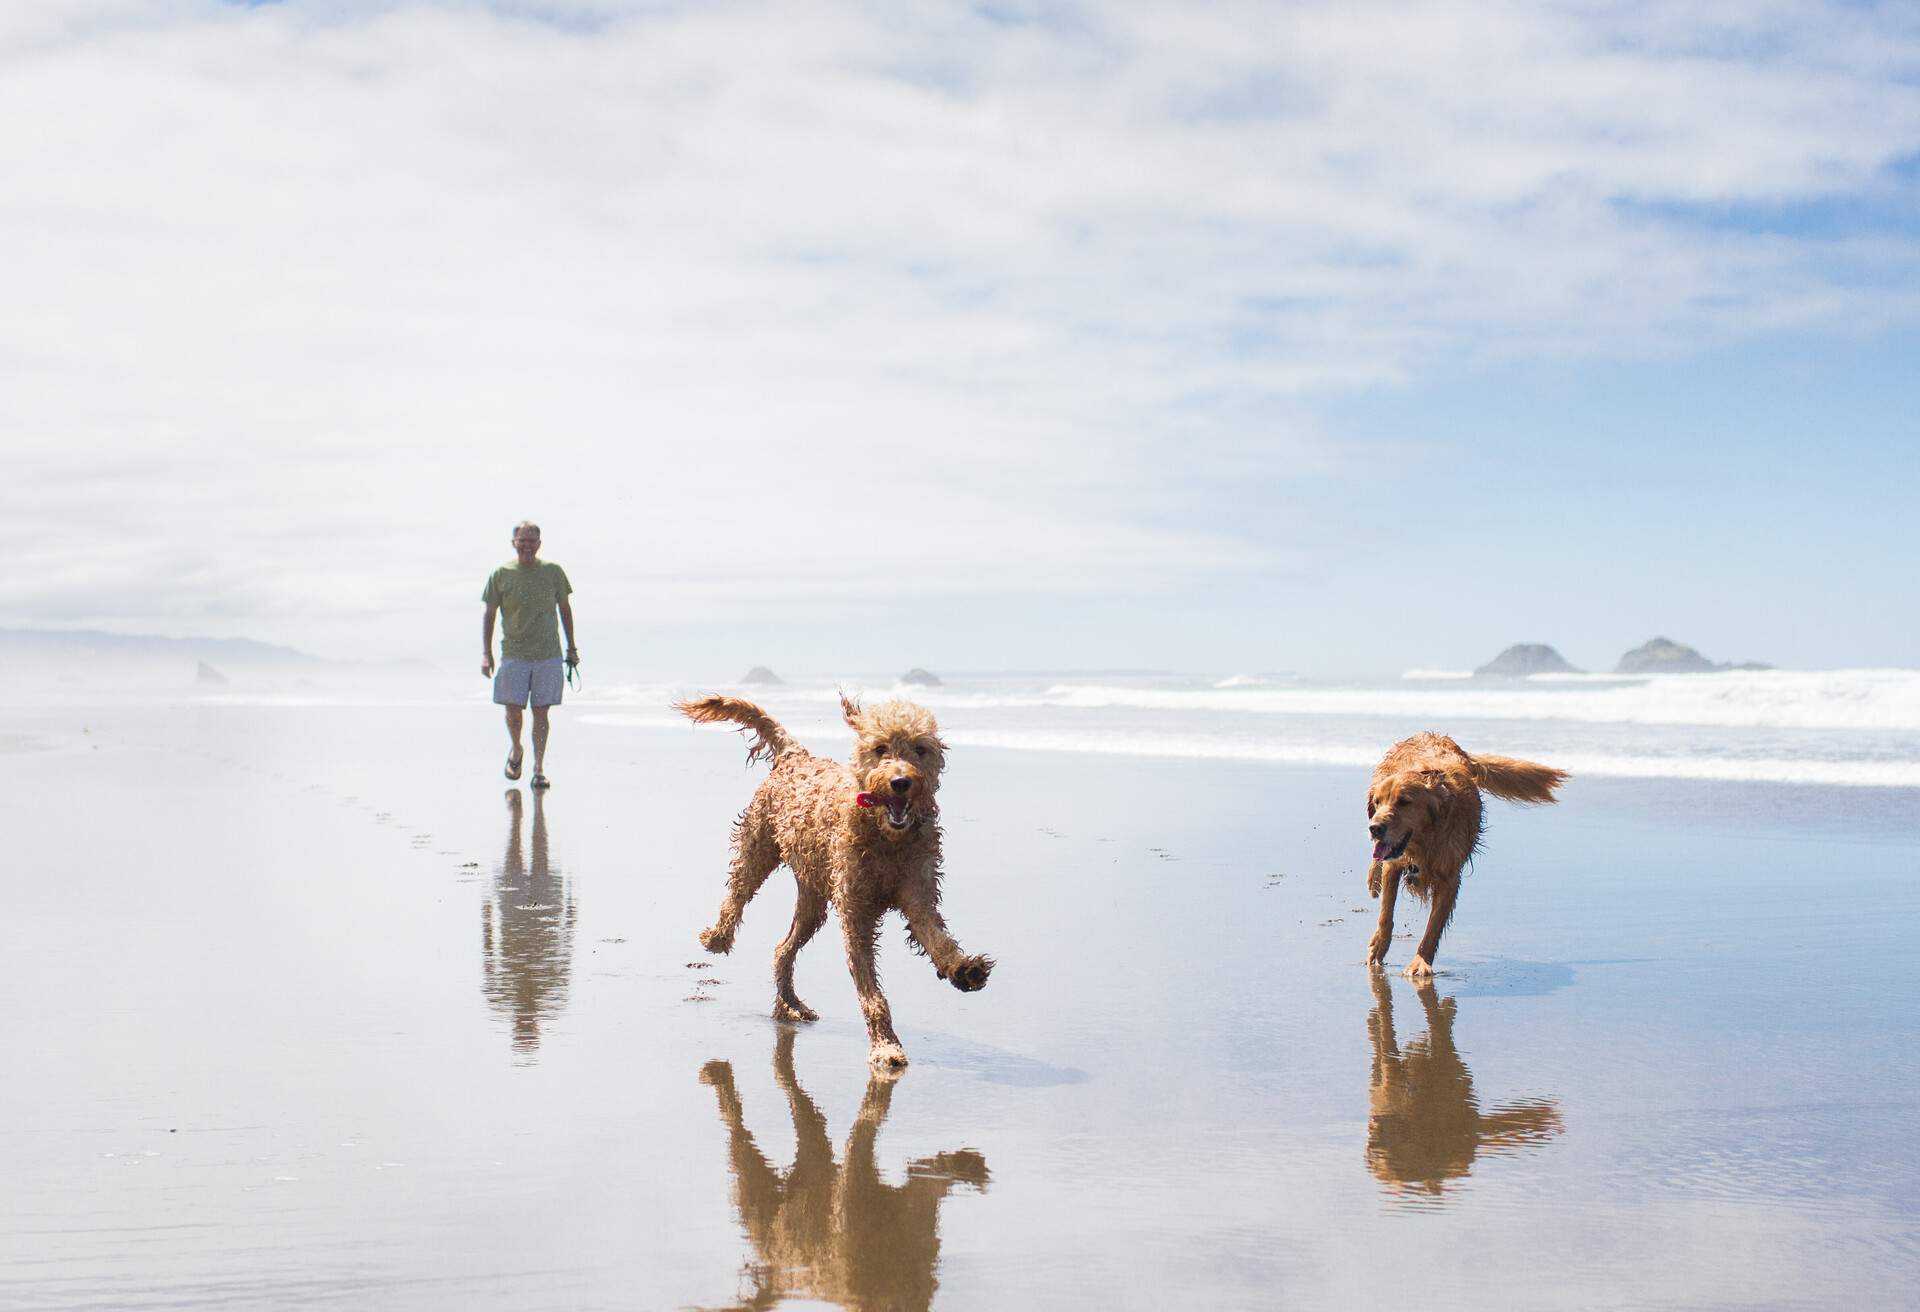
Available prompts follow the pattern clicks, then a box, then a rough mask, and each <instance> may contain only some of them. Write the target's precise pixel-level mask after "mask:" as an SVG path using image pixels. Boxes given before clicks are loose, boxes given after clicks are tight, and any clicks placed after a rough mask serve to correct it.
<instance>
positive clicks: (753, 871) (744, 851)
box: [700, 793, 780, 952]
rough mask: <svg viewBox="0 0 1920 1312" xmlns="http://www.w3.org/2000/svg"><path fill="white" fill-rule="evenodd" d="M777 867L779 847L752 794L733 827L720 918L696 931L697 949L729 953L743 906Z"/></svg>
mask: <svg viewBox="0 0 1920 1312" xmlns="http://www.w3.org/2000/svg"><path fill="white" fill-rule="evenodd" d="M779 864H780V844H779V843H778V842H777V841H776V840H775V839H774V836H773V824H772V819H771V816H770V815H769V813H768V808H767V804H766V800H765V798H764V796H763V795H762V794H759V793H755V794H754V797H753V800H752V801H751V802H749V803H747V809H746V810H744V811H742V812H741V813H740V818H739V820H737V821H735V822H734V826H733V867H732V869H731V870H730V871H729V872H728V874H727V895H726V896H725V897H724V898H722V899H721V900H720V917H719V919H717V920H715V921H714V922H713V924H712V926H711V927H709V928H707V929H704V930H702V931H701V932H700V946H701V947H703V948H705V949H706V950H707V951H709V952H731V951H733V934H734V931H735V930H737V929H739V928H740V917H741V916H743V915H744V914H746V910H747V903H749V902H751V901H753V895H754V894H755V893H758V892H759V891H760V885H762V884H764V883H766V882H767V876H768V875H770V874H772V873H773V870H774V867H775V866H777V865H779Z"/></svg>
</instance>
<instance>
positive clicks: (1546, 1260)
mask: <svg viewBox="0 0 1920 1312" xmlns="http://www.w3.org/2000/svg"><path fill="white" fill-rule="evenodd" d="M570 715H571V716H572V718H569V716H570ZM949 718H950V717H949ZM556 723H557V728H556V730H555V734H554V747H553V756H552V759H551V761H550V770H549V773H550V774H551V775H552V777H553V779H554V788H553V790H552V792H551V794H550V795H548V796H546V797H545V798H535V797H534V796H533V795H532V794H530V793H528V792H527V791H526V790H525V788H524V785H519V786H515V785H509V784H508V783H507V782H506V781H505V780H504V779H502V778H501V777H500V770H499V763H500V758H501V757H502V756H503V755H504V740H503V736H502V735H501V734H500V732H499V730H498V727H497V725H496V722H495V719H494V716H493V714H492V713H491V709H490V708H488V707H486V706H484V705H477V704H476V705H442V704H419V705H404V706H392V707H339V706H316V705H305V706H300V705H287V706H269V705H225V704H217V703H210V704H200V705H194V704H185V703H183V704H176V705H170V706H151V707H141V706H114V707H80V706H68V707H62V708H58V709H53V708H41V709H32V710H15V711H9V712H8V713H7V714H6V717H5V720H4V722H0V761H4V763H5V764H6V765H7V766H8V767H9V768H10V769H11V770H12V772H13V778H12V780H11V781H10V784H9V786H8V788H7V789H6V790H5V792H4V794H0V810H3V811H4V813H5V818H6V825H5V832H6V835H7V840H8V843H7V845H8V855H7V860H6V871H7V873H6V881H5V889H6V895H7V897H6V912H5V915H4V916H3V917H0V960H4V962H5V968H4V971H0V1044H4V1052H5V1065H6V1072H7V1074H6V1077H5V1079H4V1080H0V1171H4V1175H5V1178H6V1180H7V1193H8V1198H9V1207H8V1210H7V1215H6V1220H5V1222H4V1228H3V1229H0V1305H4V1306H6V1307H9V1308H22V1309H35V1308H46V1309H73V1308H109V1307H112V1308H124V1307H177V1308H212V1307H356V1308H357V1307H461V1308H493V1307H499V1308H508V1307H512V1308H525V1307H575V1308H615V1307H618V1308H652V1307H661V1308H675V1307H699V1308H733V1307H770V1306H774V1305H776V1304H779V1303H782V1302H785V1301H792V1302H793V1303H794V1304H795V1305H814V1306H843V1307H849V1308H876V1309H877V1308H916V1307H926V1306H941V1307H953V1308H986V1307H1122V1308H1160V1307H1207V1308H1230V1307H1248V1308H1252V1307H1276V1306H1306V1307H1320V1306H1341V1305H1355V1304H1359V1303H1362V1302H1390V1303H1397V1302H1401V1301H1406V1302H1411V1303H1414V1304H1417V1305H1423V1306H1432V1307H1440V1308H1451V1307H1461V1308H1464V1307H1485V1306H1516V1305H1524V1306H1530V1307H1549V1308H1595V1307H1833V1306H1855V1307H1894V1306H1901V1305H1904V1304H1905V1303H1906V1302H1907V1301H1908V1299H1909V1298H1910V1296H1911V1290H1912V1289H1914V1288H1915V1287H1916V1286H1920V1130H1916V1126H1920V1094H1917V1093H1916V1089H1920V1046H1917V1045H1916V1042H1915V1041H1916V1039H1920V1008H1916V1006H1915V1004H1914V1000H1913V997H1912V990H1913V987H1914V984H1913V979H1912V970H1911V959H1912V951H1911V948H1910V946H1909V944H1910V941H1911V940H1912V938H1913V935H1914V932H1915V928H1916V926H1917V925H1920V878H1917V877H1920V793H1916V792H1915V791H1913V790H1907V789H1899V788H1854V789H1846V788H1815V787H1803V786H1789V785H1774V784H1754V783H1709V782H1669V781H1663V780H1658V779H1576V780H1575V782H1574V783H1573V784H1572V785H1571V786H1570V787H1569V788H1568V790H1567V792H1566V794H1565V796H1564V801H1563V802H1562V803H1561V804H1560V805H1558V806H1556V807H1553V808H1546V809H1540V810H1533V811H1522V810H1520V809H1518V808H1514V807H1511V806H1507V805H1504V804H1500V803H1494V804H1491V805H1490V807H1489V833H1488V838H1487V845H1486V848H1485V851H1484V852H1483V855H1482V856H1481V858H1480V860H1479V862H1478V864H1477V866H1476V867H1475V868H1474V870H1473V871H1472V873H1471V874H1470V875H1469V876H1468V879H1467V882H1466V887H1465V891H1464V893H1463V895H1462V900H1461V906H1460V911H1459V915H1458V919H1457V920H1456V923H1455V926H1454V928H1453V929H1452V931H1451V932H1450V933H1449V934H1448V936H1447V939H1446V941H1445V943H1444V944H1443V946H1442V949H1441V961H1440V963H1439V964H1440V967H1441V971H1442V973H1441V974H1440V975H1439V977H1438V978H1436V979H1435V980H1434V981H1433V983H1432V985H1431V987H1425V988H1419V987H1415V986H1414V985H1413V984H1411V983H1410V982H1408V981H1407V980H1405V979H1403V978H1401V977H1400V976H1399V975H1398V974H1397V973H1388V974H1374V973H1372V972H1369V971H1368V970H1367V969H1366V968H1365V967H1364V966H1363V965H1362V964H1361V960H1362V956H1363V954H1364V949H1365V945H1366V940H1367V935H1368V932H1369V929H1370V925H1371V921H1372V917H1373V904H1372V903H1370V902H1369V900H1368V898H1367V896H1366V890H1365V886H1364V877H1365V868H1364V861H1365V858H1366V856H1367V839H1366V834H1365V826H1364V820H1363V817H1362V794H1363V792H1364V789H1365V781H1366V777H1367V770H1366V768H1365V767H1358V766H1356V767H1333V766H1304V765H1285V764H1257V763H1246V762H1219V761H1215V762H1209V761H1164V760H1153V759H1145V758H1122V757H1104V756H1096V755H1077V754H1072V753H1037V752H1018V751H1007V750H996V749H989V748H964V749H961V750H956V752H955V754H954V756H953V758H952V761H951V764H950V767H949V770H948V773H947V776H946V781H945V787H944V790H943V793H942V810H943V815H944V818H945V824H946V834H947V850H948V853H949V860H948V879H947V886H946V901H945V910H946V913H947V917H948V919H949V921H950V923H951V925H952V927H953V929H954V932H955V933H956V935H957V937H958V938H959V940H960V942H961V943H962V944H963V945H964V946H965V947H966V948H967V949H968V950H969V951H983V952H989V953H992V954H993V955H994V956H996V957H997V958H998V959H999V961H1000V966H999V968H998V970H997V971H996V972H995V974H994V976H993V979H992V982H991V984H990V985H989V986H988V987H987V989H985V990H984V991H983V992H981V993H978V994H973V995H962V994H959V993H957V992H956V991H954V990H953V989H951V988H950V987H948V986H946V985H945V984H942V983H940V982H939V981H938V980H936V979H935V978H934V976H933V973H932V970H931V968H930V967H929V966H928V965H927V964H926V963H925V962H924V961H923V960H921V959H920V958H918V957H916V956H913V955H911V954H910V953H909V952H908V951H907V949H906V943H905V936H904V932H903V930H902V929H901V928H900V926H899V922H898V920H897V918H896V919H893V920H890V921H889V922H888V925H887V927H886V928H885V930H884V932H883V937H882V948H881V952H882V958H881V962H882V969H883V979H884V983H885V986H886V988H887V992H888V995H889V997H890V999H891V1002H892V1005H893V1011H894V1015H895V1019H896V1023H897V1024H898V1026H899V1029H900V1032H901V1036H902V1039H903V1041H904V1042H905V1045H906V1047H907V1050H908V1052H909V1054H910V1056H911V1059H912V1065H911V1067H910V1068H909V1069H908V1071H907V1072H906V1073H905V1075H904V1076H902V1077H901V1078H900V1079H899V1080H898V1081H897V1082H886V1081H881V1080H876V1079H874V1078H871V1077H870V1075H869V1072H868V1069H867V1066H866V1039H865V1034H864V1031H863V1029H862V1027H861V1025H860V1023H859V1018H858V1011H857V1009H856V1007H855V1004H854V996H853V990H852V986H851V984H850V982H849V981H848V978H847V973H846V967H845V964H844V960H843V956H842V953H841V951H840V945H839V942H838V934H837V933H836V932H835V927H834V926H832V925H830V926H829V929H828V931H827V932H826V933H823V934H822V935H821V936H820V938H819V939H818V940H816V942H815V944H814V945H813V946H812V947H811V948H810V949H809V950H808V951H807V952H806V953H805V954H803V956H802V957H801V959H800V965H799V972H798V986H799V991H800V993H801V996H802V997H804V998H805V999H806V1000H807V1001H808V1002H809V1003H810V1004H811V1005H812V1006H814V1007H815V1008H816V1009H817V1010H818V1011H819V1012H820V1013H821V1015H822V1020H821V1021H820V1022H819V1023H818V1024H815V1025H812V1026H806V1027H800V1028H797V1029H796V1028H793V1027H785V1026H781V1025H778V1024H776V1023H775V1022H774V1021H772V1020H771V1019H770V1018H769V1016H768V1010H769V1006H770V1003H771V1000H772V984H771V979H770V967H769V957H770V954H771V952H772V949H773V946H774V944H775V943H776V942H777V941H778V939H779V938H780V937H781V935H782V934H783V933H784V932H785V930H786V926H787V922H788V918H789V914H790V912H791V908H792V892H791V889H792V884H791V880H790V879H789V878H788V877H787V876H786V875H785V874H784V873H779V874H776V875H775V876H774V878H773V880H771V881H770V882H769V884H768V886H767V888H766V890H765V891H764V892H763V893H762V894H761V896H760V898H759V899H758V900H757V901H756V902H755V903H754V904H753V905H752V907H751V908H750V909H749V911H748V914H747V917H746V921H745V924H744V926H743V929H742V931H741V934H740V937H739V942H738V946H737V947H736V949H735V951H734V953H733V954H732V955H731V956H729V957H709V956H707V955H705V954H703V953H702V952H701V951H700V950H699V947H698V944H697V942H696V939H695V935H696V934H697V932H698V931H699V930H700V929H701V928H703V927H704V926H706V925H707V924H709V923H711V920H712V917H713V913H714V909H715V907H716V905H717V903H718V900H719V896H720V892H721V886H722V879H723V875H724V870H725V860H726V850H727V837H728V828H729V825H730V823H731V821H732V819H733V817H734V815H735V814H736V813H737V812H738V810H739V809H740V807H741V806H742V805H743V804H744V803H745V801H746V799H747V797H748V796H749V794H750V792H751V790H752V788H753V787H754V785H755V784H756V783H757V781H758V780H759V778H760V777H761V773H762V770H761V768H760V767H755V768H753V769H747V768H745V767H744V748H743V745H742V744H741V743H740V742H739V740H737V739H736V738H734V737H732V736H730V735H728V734H726V733H722V732H716V731H714V730H711V729H707V730H702V729H696V728H693V727H691V726H687V727H683V728H657V729H656V728H636V727H631V726H619V725H609V724H594V723H589V722H587V720H586V717H584V716H581V715H578V714H574V711H573V708H566V709H563V711H562V712H560V713H559V714H558V716H557V719H556ZM810 745H813V746H815V747H816V749H818V750H823V751H829V752H832V753H834V754H838V753H839V752H840V751H841V749H842V748H843V746H844V742H843V740H841V739H837V738H824V739H820V740H818V741H811V740H810ZM1383 746H1384V744H1383ZM1418 914H1419V908H1418V906H1417V904H1414V903H1412V902H1410V901H1407V902H1403V904H1402V911H1401V923H1400V926H1399V929H1400V932H1401V933H1402V934H1403V935H1405V934H1410V933H1411V932H1412V931H1414V930H1415V929H1416V922H1415V919H1414V918H1415V917H1416V916H1417V915H1418ZM1411 950H1412V940H1411V938H1410V937H1408V938H1401V939H1399V940H1397V941H1396V943H1395V945H1394V948H1393V951H1392V954H1391V957H1390V964H1391V967H1392V969H1393V971H1394V972H1397V970H1398V967H1399V966H1400V965H1402V964H1404V962H1405V961H1406V959H1407V957H1408V956H1409V954H1410V953H1411Z"/></svg>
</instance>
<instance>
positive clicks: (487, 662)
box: [480, 601, 500, 678]
mask: <svg viewBox="0 0 1920 1312" xmlns="http://www.w3.org/2000/svg"><path fill="white" fill-rule="evenodd" d="M499 611H500V603H499V602H497V601H490V602H488V603H487V617H486V618H485V619H483V620H481V621H480V673H482V674H484V675H486V676H487V677H488V678H492V677H493V617H494V616H495V615H497V614H498V613H499Z"/></svg>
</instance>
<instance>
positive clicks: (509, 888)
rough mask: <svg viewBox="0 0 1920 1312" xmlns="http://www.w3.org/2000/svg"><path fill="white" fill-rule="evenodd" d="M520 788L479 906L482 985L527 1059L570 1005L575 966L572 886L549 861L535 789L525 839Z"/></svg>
mask: <svg viewBox="0 0 1920 1312" xmlns="http://www.w3.org/2000/svg"><path fill="white" fill-rule="evenodd" d="M524 806H525V803H523V802H522V801H521V800H520V790H519V789H517V788H515V789H512V790H511V791H509V792H508V793H507V814H508V815H509V816H510V817H511V820H510V822H509V825H508V828H507V854H506V857H505V858H504V859H503V860H502V861H501V862H500V872H499V874H497V875H496V876H494V880H493V888H492V889H491V890H490V891H489V893H488V895H487V901H486V904H485V905H484V906H482V907H481V908H480V991H481V992H482V993H484V994H486V997H487V1002H488V1003H489V1004H490V1005H491V1006H492V1007H493V1009H494V1011H495V1012H497V1013H498V1014H499V1015H500V1016H501V1017H502V1018H504V1019H505V1020H506V1022H507V1024H508V1025H509V1026H510V1027H511V1030H512V1033H513V1051H514V1055H515V1057H516V1058H517V1059H518V1060H519V1061H520V1062H522V1063H526V1062H531V1061H533V1060H534V1059H535V1057H536V1056H537V1054H538V1053H539V1050H540V1024H541V1022H542V1021H544V1020H547V1019H549V1018H551V1017H552V1016H553V1015H554V1013H556V1012H557V1011H559V1010H560V1008H561V1007H563V1006H565V1005H566V1001H567V979H568V976H569V975H571V974H572V972H573V926H574V919H575V915H576V912H575V908H574V905H573V890H572V889H571V888H569V887H568V885H567V880H566V876H565V875H564V874H561V873H559V872H556V871H555V870H554V869H553V868H552V866H551V865H549V864H548V861H547V817H546V813H545V812H544V811H543V810H542V809H541V795H540V794H539V793H535V794H534V795H533V845H532V849H531V852H530V853H529V852H527V851H525V850H523V848H522V846H521V842H520V831H521V812H522V809H523V807H524Z"/></svg>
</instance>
